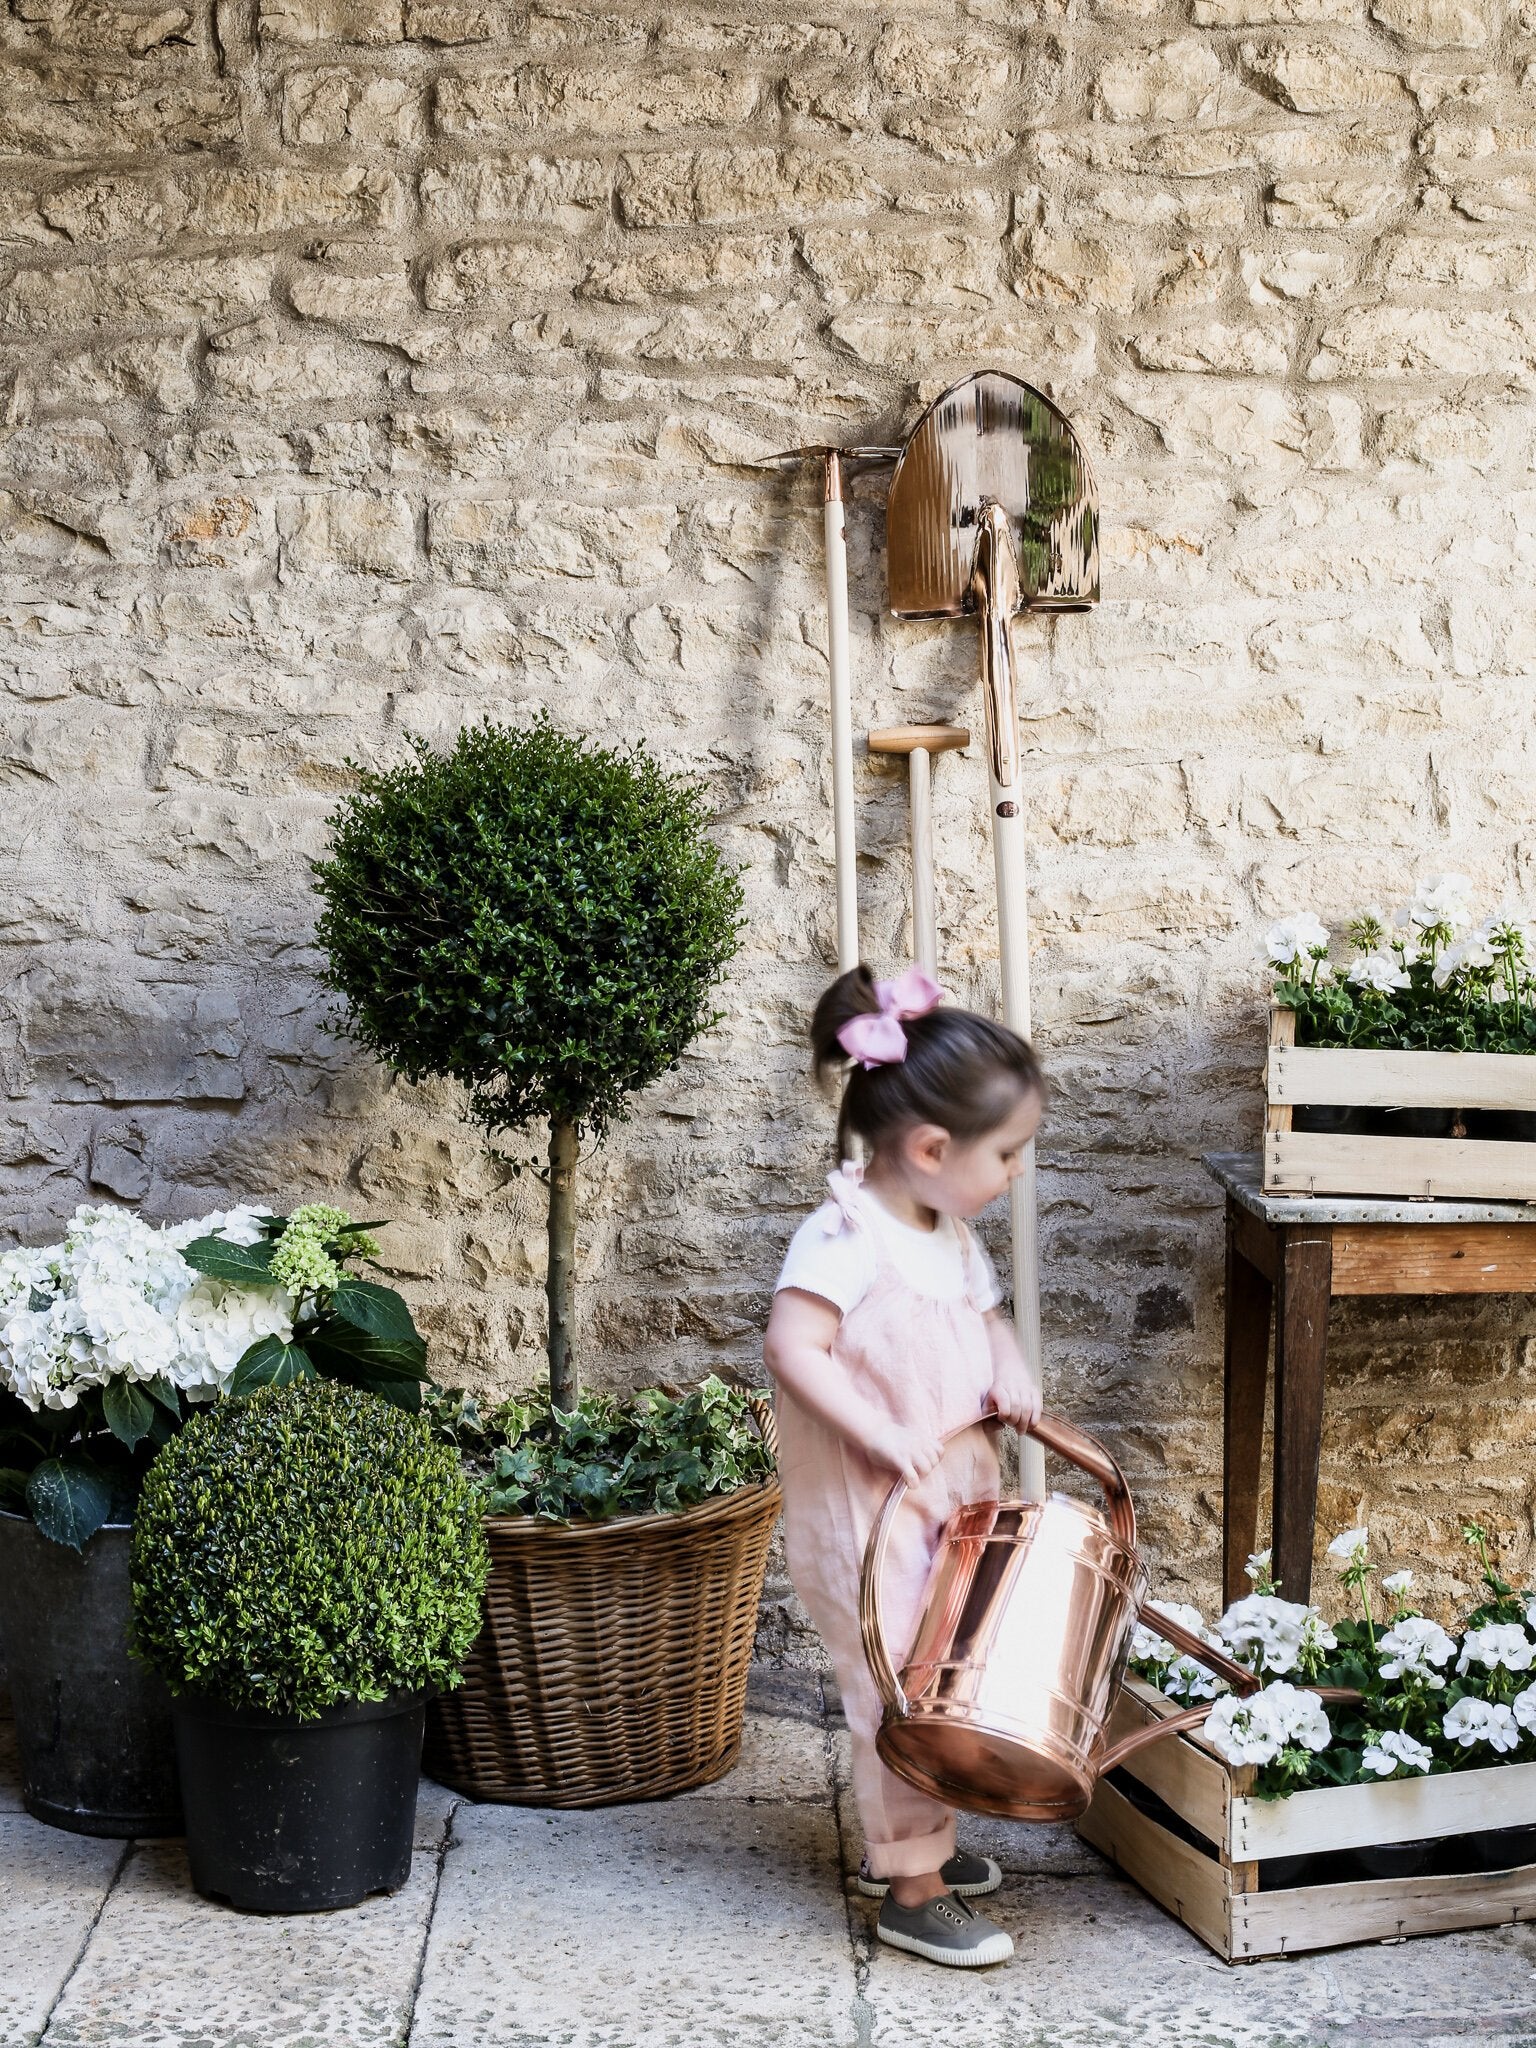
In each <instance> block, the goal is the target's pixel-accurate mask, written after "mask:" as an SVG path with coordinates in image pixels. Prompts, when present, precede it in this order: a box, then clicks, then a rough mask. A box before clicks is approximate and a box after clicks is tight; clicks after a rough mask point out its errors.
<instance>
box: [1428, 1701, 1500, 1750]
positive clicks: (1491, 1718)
mask: <svg viewBox="0 0 1536 2048" xmlns="http://www.w3.org/2000/svg"><path fill="white" fill-rule="evenodd" d="M1441 1726H1442V1727H1443V1728H1444V1730H1445V1733H1446V1735H1447V1736H1448V1737H1449V1738H1450V1740H1451V1741H1452V1742H1459V1743H1460V1744H1461V1746H1462V1748H1463V1749H1470V1748H1471V1747H1472V1745H1473V1744H1474V1743H1477V1742H1486V1743H1487V1745H1488V1747H1489V1748H1490V1749H1496V1750H1498V1751H1500V1752H1501V1753H1503V1752H1506V1751H1508V1750H1511V1749H1516V1748H1518V1747H1519V1743H1520V1729H1519V1725H1518V1724H1517V1722H1516V1720H1515V1716H1514V1714H1513V1712H1512V1711H1511V1710H1510V1708H1508V1707H1505V1706H1499V1705H1497V1704H1496V1703H1495V1702H1494V1701H1492V1700H1458V1701H1457V1702H1456V1704H1455V1706H1454V1707H1452V1708H1451V1710H1450V1712H1449V1713H1448V1714H1447V1715H1446V1717H1445V1719H1444V1721H1443V1722H1442V1723H1441Z"/></svg>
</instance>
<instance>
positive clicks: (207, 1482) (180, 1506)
mask: <svg viewBox="0 0 1536 2048" xmlns="http://www.w3.org/2000/svg"><path fill="white" fill-rule="evenodd" d="M486 1571H487V1557H486V1549H485V1538H484V1534H483V1532H482V1530H481V1528H480V1517H479V1512H478V1504H477V1502H476V1500H475V1496H474V1493H473V1490H472V1489H471V1487H470V1486H469V1484H468V1483H467V1482H466V1480H465V1478H464V1476H463V1474H462V1473H461V1471H460V1469H459V1464H458V1460H457V1458H456V1457H455V1455H454V1453H453V1450H452V1448H451V1447H450V1446H449V1445H447V1444H443V1443H437V1442H434V1441H433V1439H432V1435H431V1432H430V1431H429V1429H428V1427H427V1423H426V1421H425V1419H424V1418H423V1417H422V1416H419V1415H408V1414H406V1413H404V1412H403V1411H402V1410H401V1409H399V1408H395V1407H391V1406H390V1405H389V1404H388V1403H387V1402H384V1401H381V1400H379V1399H378V1398H377V1397H376V1396H374V1395H372V1394H369V1393H366V1392H364V1391H362V1390H361V1389H358V1388H353V1387H345V1386H340V1385H337V1384H334V1383H328V1382H325V1381H315V1380H303V1381H300V1382H298V1383H296V1384H295V1385H292V1386H288V1387H267V1388H263V1389H262V1390H261V1391H259V1392H258V1393H256V1394H254V1395H253V1396H252V1397H251V1398H250V1399H249V1400H247V1401H231V1402H226V1403H223V1404H221V1405H220V1406H219V1407H218V1408H215V1409H213V1410H211V1411H210V1412H208V1413H207V1414H204V1415H199V1416H196V1417H194V1418H193V1420H192V1421H190V1422H189V1423H188V1424H187V1426H186V1427H185V1429H183V1430H182V1431H181V1433H180V1434H179V1435H178V1436H176V1437H175V1438H174V1439H173V1440H172V1441H171V1442H170V1443H169V1444H167V1445H166V1447H165V1448H164V1450H162V1451H161V1453H160V1455H159V1456H158V1457H157V1458H156V1459H155V1462H154V1464H153V1465H152V1466H151V1467H150V1470H149V1473H148V1475H147V1477H146V1479H145V1481H144V1488H143V1492H142V1494H141V1497H140V1500H139V1507H138V1512H137V1514H136V1515H135V1517H134V1527H133V1565H132V1572H133V1602H134V1620H133V1646H134V1649H135V1651H136V1653H137V1654H138V1655H139V1656H141V1657H143V1658H144V1659H145V1661H146V1662H148V1663H150V1664H152V1665H153V1666H154V1668H155V1669H156V1670H157V1671H158V1672H159V1673H160V1675H161V1676H162V1677H163V1678H164V1679H165V1681H166V1683H167V1685H168V1686H169V1687H170V1688H171V1690H172V1692H176V1693H182V1692H192V1693H198V1694H203V1695H207V1696H211V1697H213V1698H216V1699H220V1700H223V1701H225V1702H227V1703H229V1704H230V1705H233V1706H238V1707H254V1708H259V1709H262V1710H263V1711H265V1712H268V1713H276V1714H291V1715H296V1716H299V1717H300V1718H305V1719H308V1718H312V1717H313V1716H315V1715H316V1714H319V1713H320V1712H321V1711H322V1710H323V1709H324V1708H326V1707H330V1706H335V1705H338V1704H340V1703H341V1702H343V1701H347V1700H382V1699H386V1698H389V1697H390V1696H391V1695H393V1694H396V1693H414V1692H421V1691H424V1690H427V1689H429V1688H433V1687H442V1686H451V1685H453V1684H454V1683H456V1681H457V1675H458V1670H459V1666H460V1664H461V1663H462V1661H463V1658H464V1656H465V1653H466V1652H467V1651H468V1649H469V1646H470V1644H471V1643H472V1642H473V1640H474V1638H475V1635H476V1633H477V1631H478V1630H479V1627H480V1596H481V1593H482V1591H483V1589H484V1585H485V1578H486Z"/></svg>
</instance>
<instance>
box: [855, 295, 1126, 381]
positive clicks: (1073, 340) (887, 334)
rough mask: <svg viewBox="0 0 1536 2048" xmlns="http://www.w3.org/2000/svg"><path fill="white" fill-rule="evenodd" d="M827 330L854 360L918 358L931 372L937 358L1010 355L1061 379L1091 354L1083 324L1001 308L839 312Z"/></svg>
mask: <svg viewBox="0 0 1536 2048" xmlns="http://www.w3.org/2000/svg"><path fill="white" fill-rule="evenodd" d="M827 332H828V333H829V334H830V335H831V336H832V338H833V340H834V341H837V342H840V343H841V344H842V346H843V347H844V348H845V349H846V350H847V351H848V353H849V354H850V355H852V356H854V357H856V358H857V359H858V360H859V361H860V362H864V363H873V364H876V365H880V366H884V367H895V366H899V365H902V364H907V363H912V362H922V363H924V364H925V365H927V366H929V367H930V369H931V371H932V372H933V373H934V374H937V365H938V364H940V363H953V362H957V361H961V360H963V359H967V358H975V357H978V356H1014V357H1016V358H1017V359H1018V360H1020V361H1025V362H1048V363H1049V364H1050V365H1051V370H1052V377H1051V380H1049V381H1054V382H1062V383H1065V382H1067V381H1069V380H1078V379H1082V378H1084V377H1086V376H1087V375H1088V373H1089V371H1090V370H1091V369H1092V366H1093V358H1094V334H1093V330H1092V328H1091V327H1089V326H1087V325H1086V324H1078V323H1074V322H1068V321H1065V320H1037V319H1031V318H1029V317H1027V316H1025V315H1022V314H1018V313H1013V312H1010V311H1009V310H1007V309H1006V308H1001V309H999V310H998V311H996V312H981V313H942V312H928V311H906V310H901V311H897V310H892V311H889V312H884V313H869V314H859V313H840V314H838V315H836V316H835V318H833V319H832V320H830V321H829V322H828V323H827Z"/></svg>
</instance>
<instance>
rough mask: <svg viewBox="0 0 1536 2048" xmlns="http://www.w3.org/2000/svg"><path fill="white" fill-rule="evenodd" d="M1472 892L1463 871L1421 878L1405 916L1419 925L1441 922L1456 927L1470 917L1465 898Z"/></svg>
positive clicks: (1468, 920)
mask: <svg viewBox="0 0 1536 2048" xmlns="http://www.w3.org/2000/svg"><path fill="white" fill-rule="evenodd" d="M1471 894H1472V883H1471V880H1470V879H1469V877H1468V876H1466V875H1435V876H1432V877H1431V879H1430V880H1428V881H1426V882H1420V884H1419V886H1418V889H1417V891H1416V892H1415V894H1414V899H1413V901H1412V903H1410V904H1409V906H1408V916H1409V918H1410V919H1411V920H1412V922H1413V923H1414V924H1416V925H1419V926H1420V927H1423V926H1426V925H1432V924H1443V925H1449V926H1450V927H1451V929H1452V930H1453V931H1455V930H1456V929H1457V928H1458V927H1460V926H1461V925H1464V924H1468V923H1470V921H1471V914H1472V913H1471V910H1470V908H1469V906H1468V900H1467V899H1468V898H1469V897H1470V896H1471Z"/></svg>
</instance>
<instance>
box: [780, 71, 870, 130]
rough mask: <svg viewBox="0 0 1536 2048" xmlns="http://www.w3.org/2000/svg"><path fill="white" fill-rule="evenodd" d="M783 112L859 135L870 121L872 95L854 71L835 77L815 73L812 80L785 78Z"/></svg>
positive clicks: (861, 78) (866, 84) (865, 82)
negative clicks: (784, 109)
mask: <svg viewBox="0 0 1536 2048" xmlns="http://www.w3.org/2000/svg"><path fill="white" fill-rule="evenodd" d="M782 98H783V102H784V106H785V108H786V110H787V111H788V112H789V113H791V114H798V115H800V117H801V118H802V119H803V120H806V121H822V122H825V123H826V124H827V125H828V126H829V127H832V128H841V129H843V130H844V131H845V132H846V133H847V134H849V135H854V134H858V133H861V132H862V131H863V129H864V128H865V127H866V125H867V123H868V121H869V118H870V105H871V101H872V99H873V94H872V92H871V90H870V87H869V85H868V83H867V81H866V80H865V79H864V78H863V77H862V76H861V74H860V73H858V72H856V71H845V72H842V73H840V74H837V75H835V76H831V77H828V76H827V75H825V74H817V75H816V76H814V77H811V78H801V77H796V76H792V77H789V78H786V79H785V81H784V85H783V90H782Z"/></svg>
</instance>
